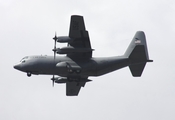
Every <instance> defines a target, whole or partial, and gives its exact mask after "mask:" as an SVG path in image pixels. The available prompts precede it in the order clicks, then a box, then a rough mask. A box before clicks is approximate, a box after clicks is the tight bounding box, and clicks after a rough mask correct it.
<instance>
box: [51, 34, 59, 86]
mask: <svg viewBox="0 0 175 120" xmlns="http://www.w3.org/2000/svg"><path fill="white" fill-rule="evenodd" d="M57 39H58V37H57V35H56V32H55V37H54V38H53V40H54V41H55V42H54V49H53V50H52V51H53V52H54V63H55V57H56V41H57ZM51 80H52V86H53V87H54V83H55V75H53V77H52V78H51Z"/></svg>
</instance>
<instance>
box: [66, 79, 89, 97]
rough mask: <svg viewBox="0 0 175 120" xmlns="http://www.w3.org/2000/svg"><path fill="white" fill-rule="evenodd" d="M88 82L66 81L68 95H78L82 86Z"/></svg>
mask: <svg viewBox="0 0 175 120" xmlns="http://www.w3.org/2000/svg"><path fill="white" fill-rule="evenodd" d="M85 83H86V82H67V83H66V95H67V96H77V95H78V93H79V91H80V89H81V87H84V86H85Z"/></svg>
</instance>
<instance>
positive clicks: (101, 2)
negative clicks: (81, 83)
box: [0, 0, 175, 120]
mask: <svg viewBox="0 0 175 120" xmlns="http://www.w3.org/2000/svg"><path fill="white" fill-rule="evenodd" d="M73 14H78V15H82V16H84V20H85V24H86V29H87V30H88V31H89V35H90V39H91V45H92V48H93V49H95V51H94V52H93V56H94V57H99V56H117V55H122V54H123V53H124V52H125V50H126V48H127V47H128V45H129V43H130V41H131V40H132V38H133V36H134V34H135V32H136V31H139V30H142V31H144V32H145V34H146V38H147V44H148V50H149V56H150V59H153V60H154V62H153V63H148V64H147V65H146V67H145V70H144V72H143V74H142V77H140V78H134V77H132V75H131V73H130V70H129V69H128V68H123V69H121V70H118V71H115V72H112V73H109V74H106V75H103V76H100V77H91V78H90V79H92V80H93V81H92V82H89V83H87V84H86V86H85V88H82V89H81V91H80V93H79V96H78V97H67V96H66V89H65V88H66V87H65V85H64V84H61V85H59V84H58V85H55V87H54V88H53V87H52V81H51V80H50V78H51V77H52V76H41V75H39V76H35V75H33V76H32V77H30V78H29V77H27V75H26V74H24V73H22V72H19V71H17V70H15V69H13V65H14V64H16V63H17V62H19V61H20V59H21V58H23V57H25V56H27V55H41V54H42V55H45V54H47V55H52V54H53V53H52V51H51V50H52V48H53V40H52V38H53V36H54V33H55V31H56V32H57V34H58V35H60V36H66V35H68V31H69V24H70V16H71V15H73ZM174 22H175V1H174V0H132V1H131V0H84V1H83V0H74V1H73V0H67V1H66V0H23V1H21V0H0V35H1V38H0V41H1V42H0V43H1V44H0V55H1V62H0V72H1V80H0V119H1V120H58V119H59V120H70V119H71V120H174V119H175V114H174V113H175V63H174V61H175V49H174V48H175V47H174V46H175V23H174ZM59 45H60V44H59ZM59 45H58V46H59ZM60 46H61V45H60Z"/></svg>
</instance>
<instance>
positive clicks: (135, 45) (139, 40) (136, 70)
mask: <svg viewBox="0 0 175 120" xmlns="http://www.w3.org/2000/svg"><path fill="white" fill-rule="evenodd" d="M124 55H125V56H126V57H128V58H129V61H130V65H129V68H130V71H131V73H132V75H133V76H134V77H140V76H141V75H142V72H143V69H144V67H145V65H146V62H153V60H149V56H148V49H147V44H146V38H145V34H144V32H143V31H138V32H137V33H136V34H135V36H134V38H133V40H132V41H131V43H130V45H129V47H128V49H127V50H126V52H125V54H124Z"/></svg>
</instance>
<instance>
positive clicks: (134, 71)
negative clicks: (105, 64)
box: [129, 62, 146, 77]
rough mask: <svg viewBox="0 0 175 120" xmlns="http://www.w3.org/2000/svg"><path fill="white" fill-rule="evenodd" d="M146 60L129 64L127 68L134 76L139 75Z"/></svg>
mask: <svg viewBox="0 0 175 120" xmlns="http://www.w3.org/2000/svg"><path fill="white" fill-rule="evenodd" d="M145 65H146V62H145V63H141V64H135V65H130V66H129V69H130V71H131V73H132V76H134V77H140V76H141V75H142V72H143V69H144V68H145Z"/></svg>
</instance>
